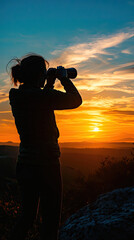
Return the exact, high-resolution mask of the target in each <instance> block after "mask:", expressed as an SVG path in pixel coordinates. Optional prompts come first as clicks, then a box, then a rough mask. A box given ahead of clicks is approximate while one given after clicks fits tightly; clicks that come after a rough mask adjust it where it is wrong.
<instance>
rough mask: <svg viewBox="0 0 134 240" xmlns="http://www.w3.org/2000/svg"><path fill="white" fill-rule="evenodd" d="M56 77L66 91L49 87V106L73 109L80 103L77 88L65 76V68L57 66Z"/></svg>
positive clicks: (59, 108) (80, 99)
mask: <svg viewBox="0 0 134 240" xmlns="http://www.w3.org/2000/svg"><path fill="white" fill-rule="evenodd" d="M57 77H58V79H59V80H60V82H61V84H62V85H63V87H64V89H65V91H66V92H62V91H58V90H55V89H52V87H51V88H49V104H50V107H52V108H53V109H54V110H63V109H73V108H77V107H79V106H80V105H81V104H82V98H81V96H80V94H79V92H78V90H77V88H76V87H75V86H74V84H73V83H72V81H71V80H70V79H69V78H68V77H67V72H66V69H64V68H63V67H60V68H58V76H57ZM47 84H48V83H47ZM46 86H47V85H46ZM48 86H49V84H48Z"/></svg>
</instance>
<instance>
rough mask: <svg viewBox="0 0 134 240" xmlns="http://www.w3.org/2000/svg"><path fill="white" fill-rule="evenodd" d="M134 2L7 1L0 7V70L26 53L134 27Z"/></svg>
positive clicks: (46, 49) (59, 46)
mask: <svg viewBox="0 0 134 240" xmlns="http://www.w3.org/2000/svg"><path fill="white" fill-rule="evenodd" d="M133 13H134V1H124V0H109V1H108V0H107V1H105V0H102V1H97V0H95V1H89V0H81V1H76V0H72V1H71V0H68V1H60V0H57V1H56V0H55V1H54V0H52V1H43V0H38V1H37V0H36V1H35V0H29V1H28V0H27V1H26V0H24V1H20V0H18V1H15V0H13V1H10V0H5V1H3V2H2V3H1V8H0V18H1V20H0V25H1V33H0V42H1V44H0V46H1V47H0V52H1V59H0V71H2V72H3V71H4V70H5V64H6V62H7V61H8V60H9V59H10V58H12V57H14V56H21V55H24V54H25V53H27V52H32V51H33V52H38V53H40V54H44V55H46V58H50V57H51V52H52V51H53V50H55V49H58V48H60V49H62V48H64V47H66V46H69V45H71V44H76V43H78V42H85V41H88V39H89V38H92V37H95V36H101V35H104V34H105V35H106V34H112V33H116V32H118V31H121V30H122V29H126V28H130V27H133V25H134V24H133V20H134V19H133V18H134V17H133Z"/></svg>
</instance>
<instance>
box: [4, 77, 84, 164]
mask: <svg viewBox="0 0 134 240" xmlns="http://www.w3.org/2000/svg"><path fill="white" fill-rule="evenodd" d="M62 85H63V86H64V89H65V91H66V92H61V91H58V90H55V89H52V88H49V87H47V85H46V87H44V89H40V88H34V87H31V86H30V87H28V86H27V85H25V84H23V85H20V86H19V88H18V89H15V88H11V90H10V92H9V100H10V105H11V108H12V113H13V116H14V118H15V124H16V127H17V131H18V133H19V136H20V154H19V160H20V161H23V162H24V161H25V162H26V163H29V162H30V163H41V164H42V163H44V156H45V157H46V156H47V158H49V159H54V157H59V156H60V150H59V145H58V137H59V131H58V128H57V125H56V121H55V115H54V110H63V109H73V108H77V107H78V106H80V105H81V103H82V99H81V96H80V94H79V92H78V91H77V89H76V87H75V86H74V84H73V83H72V82H71V81H70V80H69V79H66V78H65V79H63V80H62ZM45 161H47V160H45ZM49 161H50V160H49Z"/></svg>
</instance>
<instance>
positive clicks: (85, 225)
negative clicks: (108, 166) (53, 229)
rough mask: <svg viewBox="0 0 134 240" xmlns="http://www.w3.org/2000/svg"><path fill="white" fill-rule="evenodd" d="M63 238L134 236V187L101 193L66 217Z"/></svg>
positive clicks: (106, 239) (126, 239) (83, 239)
mask: <svg viewBox="0 0 134 240" xmlns="http://www.w3.org/2000/svg"><path fill="white" fill-rule="evenodd" d="M59 239H60V240H90V239H91V240H131V239H132V240H133V239H134V187H128V188H121V189H116V190H114V191H112V192H108V193H106V194H103V195H100V196H99V197H98V199H97V200H96V201H95V202H94V203H92V204H91V205H87V206H85V207H83V208H81V209H80V210H79V211H77V212H76V213H75V214H73V215H72V216H71V217H70V218H68V219H67V221H66V222H65V224H64V225H63V226H62V227H61V229H60V235H59Z"/></svg>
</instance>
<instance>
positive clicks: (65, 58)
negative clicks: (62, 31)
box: [51, 30, 134, 67]
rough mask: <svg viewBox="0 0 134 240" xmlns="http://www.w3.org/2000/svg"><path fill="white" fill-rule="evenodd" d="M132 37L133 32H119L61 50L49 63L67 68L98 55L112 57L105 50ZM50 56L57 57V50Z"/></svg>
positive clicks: (110, 53) (111, 53)
mask: <svg viewBox="0 0 134 240" xmlns="http://www.w3.org/2000/svg"><path fill="white" fill-rule="evenodd" d="M132 37H134V30H132V31H131V32H121V33H117V34H115V35H110V36H103V37H100V38H98V39H96V40H94V41H93V42H86V43H81V44H76V45H73V46H70V47H67V48H66V49H63V51H62V53H61V54H60V56H58V57H57V58H55V59H53V60H52V61H51V63H52V64H53V65H54V64H61V63H62V64H63V65H64V66H66V67H67V66H71V65H72V66H73V65H78V64H80V63H82V62H84V61H88V60H89V59H90V58H96V57H97V56H98V54H103V55H113V52H110V51H107V50H106V49H109V48H112V47H116V46H118V45H119V44H121V43H122V42H124V41H126V40H127V39H130V38H132ZM52 55H53V56H57V55H59V50H58V51H57V50H56V51H53V52H52Z"/></svg>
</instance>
